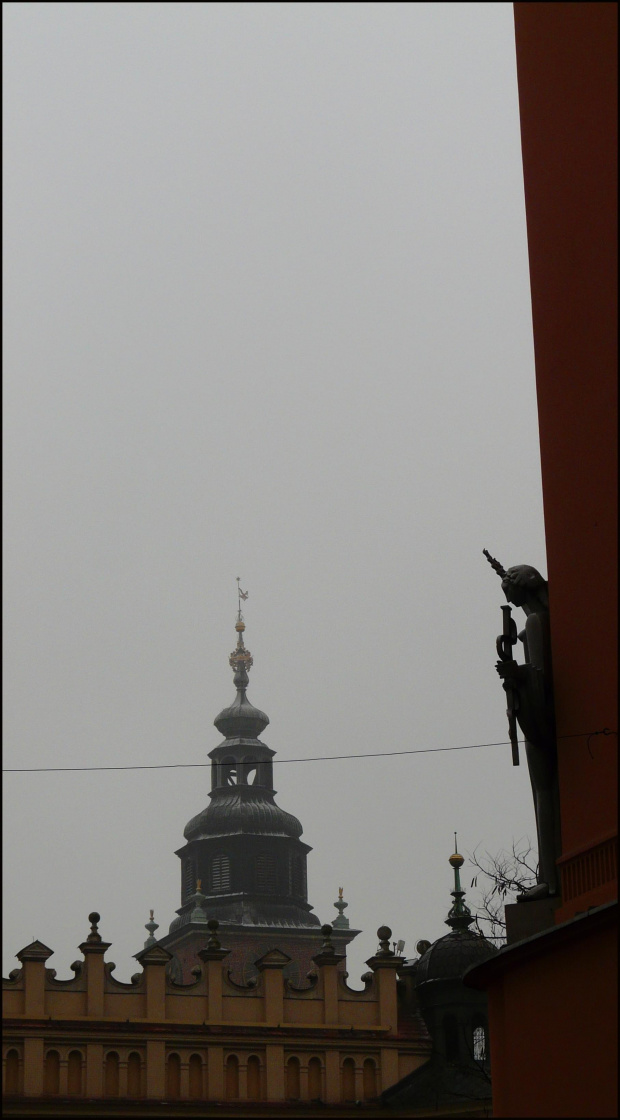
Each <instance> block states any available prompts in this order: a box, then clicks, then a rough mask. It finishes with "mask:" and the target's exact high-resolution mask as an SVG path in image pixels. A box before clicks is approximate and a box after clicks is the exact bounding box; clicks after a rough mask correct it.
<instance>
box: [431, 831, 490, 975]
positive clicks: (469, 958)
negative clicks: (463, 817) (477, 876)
mask: <svg viewBox="0 0 620 1120" xmlns="http://www.w3.org/2000/svg"><path fill="white" fill-rule="evenodd" d="M448 862H449V863H450V866H451V867H452V869H453V871H454V890H453V891H451V894H452V897H453V899H454V902H453V904H452V906H451V907H450V910H449V912H448V917H447V918H446V925H447V926H450V927H451V931H450V933H447V934H445V936H444V937H440V938H439V939H438V940H437V941H434V942H433V944H432V945H430V947H427V948H425V951H424V953H423V955H422V956H421V957H420V960H419V961H418V966H417V969H416V981H415V982H416V988H419V987H420V985H421V984H425V983H427V981H429V980H457V979H460V978H461V976H462V975H463V973H464V972H465V971H466V969H468V968H469V967H470V965H473V964H482V961H486V960H488V958H489V957H492V956H493V955H494V954H495V953H497V952H498V950H497V949H496V947H495V945H492V944H491V942H490V941H487V939H486V938H485V937H484V936H483V935H482V934H481V933H478V932H477V931H475V930H473V929H469V926H470V925H471V924H472V922H473V921H474V919H473V917H472V913H471V910H470V909H469V907H468V906H467V905H466V904H465V903H464V901H463V899H464V897H465V891H464V890H462V889H461V879H460V875H459V871H460V868H461V867H462V866H463V864H464V862H465V860H464V859H463V857H462V855H460V854H459V852H458V851H456V833H455V851H454V853H453V854H452V855H451V856H450V859H449V861H448ZM422 945H426V946H428V942H426V943H420V947H422Z"/></svg>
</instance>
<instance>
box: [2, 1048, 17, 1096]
mask: <svg viewBox="0 0 620 1120" xmlns="http://www.w3.org/2000/svg"><path fill="white" fill-rule="evenodd" d="M4 1091H5V1093H19V1054H18V1052H17V1050H9V1052H8V1054H7V1056H6V1067H5V1075H4Z"/></svg>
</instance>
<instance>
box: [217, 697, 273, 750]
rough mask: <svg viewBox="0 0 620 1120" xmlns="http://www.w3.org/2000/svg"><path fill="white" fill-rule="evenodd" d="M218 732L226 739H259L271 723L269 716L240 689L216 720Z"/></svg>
mask: <svg viewBox="0 0 620 1120" xmlns="http://www.w3.org/2000/svg"><path fill="white" fill-rule="evenodd" d="M213 722H214V724H215V726H216V727H217V729H218V731H219V732H220V733H221V734H222V735H223V736H224V738H226V739H234V738H236V737H238V736H245V737H248V736H249V737H250V738H252V739H257V738H258V736H259V735H260V734H261V732H262V731H264V730H265V728H266V726H267V724H268V723H269V716H268V715H265V712H261V710H260V708H255V707H254V705H253V704H250V701H249V700H248V698H247V696H246V694H245V690H244V689H240V690H239V691H238V692H237V695H236V697H235V699H234V700H233V702H232V704H231V705H230V706H229V707H228V708H223V709H222V711H221V712H220V714H219V716H217V717H216V718H215V719H214V721H213Z"/></svg>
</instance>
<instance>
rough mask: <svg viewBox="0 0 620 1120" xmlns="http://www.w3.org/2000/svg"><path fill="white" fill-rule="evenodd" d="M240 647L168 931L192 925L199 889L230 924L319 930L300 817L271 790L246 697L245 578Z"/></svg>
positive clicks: (214, 914) (258, 719)
mask: <svg viewBox="0 0 620 1120" xmlns="http://www.w3.org/2000/svg"><path fill="white" fill-rule="evenodd" d="M237 587H238V610H237V616H236V619H235V632H236V634H237V644H236V646H235V648H234V650H233V651H232V653H231V654H230V657H229V659H228V661H229V665H230V667H231V669H232V671H233V680H234V684H235V688H236V696H235V698H234V700H233V702H232V704H230V705H229V706H228V707H226V708H224V709H223V710H222V711H221V712H220V713H219V715H218V716H217V717H216V719H215V720H214V723H215V726H216V727H217V729H218V731H219V732H220V733H221V734H222V735H223V736H224V742H223V743H221V744H220V746H218V747H215V748H214V749H213V750H212V751H210V752H209V758H210V759H211V793H210V794H209V798H210V804H209V805H208V806H207V808H205V809H203V810H202V811H201V812H200V813H198V814H197V815H196V816H195V817H193V818H192V819H191V820H190V821H189V823H188V824H187V826H186V828H185V832H184V835H185V839H186V841H187V844H186V846H185V848H182V849H181V850H180V851H179V852H177V855H179V857H180V858H181V862H182V868H183V871H182V906H181V909H180V910H179V911H177V913H178V917H177V918H176V919H175V920H174V921H173V923H172V925H171V927H170V932H171V933H172V932H173V931H174V930H176V929H178V928H179V927H180V926H183V925H187V924H192V923H194V921H195V917H194V915H195V914H196V912H197V906H196V895H197V893H198V892H197V890H196V884H197V882H198V880H199V879H200V880H201V882H202V889H203V891H204V895H203V896H202V897H204V903H203V904H202V905H203V906H204V910H205V912H206V913H207V914H208V916H209V917H210V918H216V919H218V920H219V921H220V922H222V923H224V924H227V923H233V924H241V925H248V924H249V925H260V926H282V925H285V926H288V927H290V928H297V929H300V928H308V927H315V926H318V925H320V923H319V920H318V918H317V917H316V916H315V915H314V914H313V913H311V911H312V907H311V906H310V905H309V903H308V899H307V886H306V856H307V853H308V852H309V851H310V850H311V849H310V848H309V846H308V845H307V844H304V843H302V841H301V840H300V837H301V834H302V831H303V830H302V827H301V824H300V822H299V821H298V820H297V818H296V817H294V816H292V814H291V813H287V812H285V811H284V810H283V809H280V807H279V806H278V805H276V802H275V800H274V799H275V792H276V791H275V790H274V788H273V762H272V759H273V756H274V754H275V751H273V750H271V748H270V747H268V746H267V745H266V744H265V743H263V742H261V740H260V738H259V736H260V735H261V733H262V732H263V731H264V730H265V728H266V727H267V725H268V724H269V717H268V716H267V715H266V714H265V712H262V711H261V710H260V708H255V707H254V705H253V704H251V703H250V701H249V699H248V696H247V688H248V684H249V671H250V669H251V667H252V664H253V658H252V655H251V653H250V651H249V650H248V649H246V646H245V641H244V635H245V620H244V618H243V613H242V610H241V602H242V599H247V597H248V595H247V592H244V591H241V587H240V585H239V580H238V581H237Z"/></svg>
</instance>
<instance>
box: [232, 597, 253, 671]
mask: <svg viewBox="0 0 620 1120" xmlns="http://www.w3.org/2000/svg"><path fill="white" fill-rule="evenodd" d="M240 581H241V577H240V576H237V601H238V608H237V619H236V622H235V630H236V631H237V634H238V635H239V636H238V638H237V646H236V649H234V650H233V651H232V653H231V655H230V657H229V658H228V664H229V665H230V667H231V669H233V670H234V673H235V684H236V685H237V686H243V685H245V684H247V683H248V677H247V674H248V672H249V671H250V669H251V668H252V665H253V664H254V660H253V658H252V654H251V653H250V651H249V649H246V648H245V645H244V644H243V632H244V630H245V622H244V621H243V614H242V613H241V601H242V599H247V598H248V595H249V591H242V590H241V582H240ZM238 676H239V680H238V679H237V677H238Z"/></svg>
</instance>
